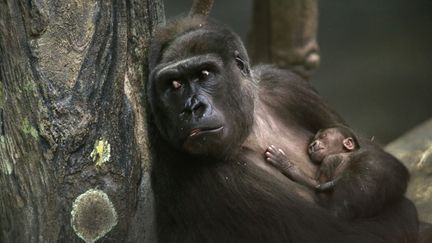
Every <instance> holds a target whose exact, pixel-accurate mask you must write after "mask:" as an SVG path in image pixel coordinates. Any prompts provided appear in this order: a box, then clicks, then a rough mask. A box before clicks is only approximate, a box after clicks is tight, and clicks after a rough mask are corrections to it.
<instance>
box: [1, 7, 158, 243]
mask: <svg viewBox="0 0 432 243" xmlns="http://www.w3.org/2000/svg"><path fill="white" fill-rule="evenodd" d="M162 21H164V17H163V5H162V1H161V0H152V1H149V0H148V1H140V0H127V1H119V0H104V1H83V0H72V1H70V0H60V1H53V0H27V1H24V0H4V1H1V2H0V186H1V190H0V242H82V240H80V239H79V237H80V238H82V239H84V240H85V241H86V242H93V241H95V240H97V239H99V238H101V240H100V241H101V242H102V241H103V242H124V241H128V242H145V241H147V242H148V241H151V240H152V239H151V238H149V237H150V236H151V225H152V220H153V218H152V215H151V200H152V198H151V192H150V191H149V190H150V186H149V175H148V168H149V162H148V156H147V149H146V146H147V142H146V128H145V113H144V107H145V106H144V104H143V100H144V97H143V94H144V92H143V84H144V80H145V79H146V75H147V70H146V50H147V47H148V40H149V37H150V36H151V33H152V31H153V29H154V27H155V25H156V24H158V23H160V22H162Z"/></svg>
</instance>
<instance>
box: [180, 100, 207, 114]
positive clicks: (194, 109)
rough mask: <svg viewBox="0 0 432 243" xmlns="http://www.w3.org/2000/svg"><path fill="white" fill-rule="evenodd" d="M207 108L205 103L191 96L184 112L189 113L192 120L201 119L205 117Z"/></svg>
mask: <svg viewBox="0 0 432 243" xmlns="http://www.w3.org/2000/svg"><path fill="white" fill-rule="evenodd" d="M207 107H208V106H207V104H206V103H205V102H203V101H202V100H201V99H200V98H199V97H197V96H196V95H193V96H192V97H190V98H189V99H188V100H187V101H186V104H185V108H184V111H186V112H188V113H190V114H191V115H192V116H193V117H194V118H201V117H202V116H204V115H205V112H206V110H207Z"/></svg>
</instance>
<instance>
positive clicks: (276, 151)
mask: <svg viewBox="0 0 432 243" xmlns="http://www.w3.org/2000/svg"><path fill="white" fill-rule="evenodd" d="M265 159H266V161H267V162H269V163H270V164H271V165H273V166H274V167H276V168H277V169H278V170H280V171H281V172H282V173H283V174H285V175H287V176H288V177H291V179H293V178H292V177H293V175H294V174H296V173H297V170H298V169H297V167H296V166H295V165H294V164H293V163H292V162H291V161H289V160H288V158H287V156H286V154H285V153H284V151H283V150H282V149H280V148H277V147H276V146H274V145H270V147H268V148H267V150H266V152H265Z"/></svg>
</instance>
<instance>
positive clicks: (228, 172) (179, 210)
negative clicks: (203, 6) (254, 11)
mask: <svg viewBox="0 0 432 243" xmlns="http://www.w3.org/2000/svg"><path fill="white" fill-rule="evenodd" d="M207 54H210V56H208V57H209V58H210V59H211V61H210V63H209V64H206V65H208V66H205V67H204V68H206V69H207V68H209V69H211V70H212V72H213V74H212V76H211V77H210V80H209V81H205V82H200V81H196V80H195V79H196V77H195V76H194V75H195V73H196V72H197V70H198V71H199V69H197V65H198V66H199V65H200V63H201V62H204V61H205V60H203V58H204V59H205V57H207V56H206V55H207ZM149 57H150V60H149V68H150V70H151V71H152V73H151V74H150V78H149V82H148V86H147V97H148V103H149V107H148V111H149V112H148V119H149V141H150V149H151V155H152V187H153V190H154V194H155V210H156V222H157V225H156V227H157V237H158V241H159V242H163V243H166V242H413V240H415V238H416V233H415V232H416V230H417V221H416V211H415V208H414V206H413V205H412V203H411V202H409V201H408V200H405V199H402V200H401V201H400V202H399V203H397V204H395V205H394V206H392V207H389V208H386V209H384V210H383V211H382V212H381V213H380V215H379V216H378V217H376V218H374V219H369V220H367V221H359V222H345V221H343V220H340V219H338V218H336V217H334V216H332V215H331V214H330V213H329V212H328V211H326V210H324V209H321V208H320V207H318V206H316V205H314V204H313V203H312V202H311V201H307V200H305V199H303V198H302V197H301V196H300V195H299V193H298V192H299V191H304V192H306V189H304V188H301V187H299V186H298V185H296V184H295V183H292V182H290V181H289V180H285V179H283V178H277V177H275V176H273V175H272V174H271V172H268V171H267V170H264V169H262V168H261V167H260V163H261V161H262V163H264V160H263V156H262V153H263V151H264V150H265V146H268V145H264V143H265V140H266V139H267V138H264V137H266V136H269V135H271V136H274V137H272V139H273V140H274V139H278V138H277V135H276V134H274V131H272V130H270V129H269V130H268V131H262V130H260V126H259V124H258V121H259V120H260V119H264V118H265V117H266V116H267V117H270V118H274V120H273V122H275V123H277V124H281V125H280V126H277V127H276V128H278V127H281V129H282V128H283V129H285V130H286V131H289V132H291V134H293V136H294V135H295V136H297V139H296V140H294V141H293V143H292V146H290V145H288V146H289V147H288V148H286V149H288V151H287V152H292V155H293V156H300V157H301V158H306V157H307V156H305V153H306V152H305V151H300V150H298V149H296V147H298V146H297V145H303V144H307V141H308V140H309V139H310V138H311V137H312V136H313V134H314V133H316V132H317V131H318V129H319V128H321V127H325V126H327V125H329V124H334V123H336V122H339V123H340V122H342V121H341V120H340V118H339V117H338V115H337V114H336V113H334V112H333V111H331V109H329V108H328V107H327V106H326V105H325V103H324V102H323V101H322V100H321V98H320V97H319V95H318V94H317V93H316V92H315V91H314V90H313V89H312V88H311V87H310V85H309V84H308V83H307V82H305V81H303V80H301V79H300V78H299V77H297V76H296V75H293V74H292V73H290V72H287V71H282V70H278V69H274V68H271V67H268V66H267V67H258V68H255V69H251V71H250V73H248V72H245V70H249V67H247V69H245V68H244V65H248V57H247V53H246V50H245V49H244V47H243V44H242V42H241V41H240V39H239V38H238V37H237V36H236V35H235V34H233V33H232V32H231V31H229V30H227V29H225V28H223V27H220V26H219V25H217V24H213V23H210V22H207V21H206V20H203V19H199V18H191V19H182V20H179V21H176V22H172V23H168V24H167V26H165V27H162V28H160V29H159V30H158V32H157V33H156V35H155V38H154V40H153V44H152V46H151V48H150V53H149ZM194 57H199V58H198V59H196V60H195V59H194ZM239 57H240V59H241V60H242V61H244V63H242V65H239V63H238V60H237V61H236V59H238V58H239ZM189 58H192V59H193V60H194V61H190V62H186V63H181V62H182V60H189ZM192 59H190V60H192ZM170 64H175V67H174V68H172V70H171V68H169V70H168V71H167V72H165V71H166V70H165V71H164V72H163V74H161V70H164V67H165V68H166V67H167V66H169V65H170ZM240 66H241V67H243V68H241V67H240ZM171 72H173V73H174V76H171V77H170V78H168V79H165V78H163V79H157V78H156V77H158V75H162V76H166V75H167V73H168V74H169V73H171ZM172 79H175V80H177V79H178V80H181V81H182V82H184V83H183V87H182V88H181V89H183V88H184V90H178V91H176V92H178V93H175V94H172V93H170V92H171V91H170V90H169V89H167V88H166V87H165V88H164V86H163V85H164V84H163V83H164V82H167V83H168V85H169V84H170V80H172ZM160 82H162V84H161V83H160ZM161 85H162V87H161ZM191 99H195V101H196V102H197V103H198V104H199V105H198V106H197V107H198V108H194V109H190V110H187V109H186V111H185V110H182V109H183V108H182V107H186V108H187V107H188V105H187V104H188V102H189V101H190V100H191ZM185 104H186V105H185ZM185 112H186V113H187V114H186V115H187V116H186V117H187V118H185ZM262 112H264V113H265V114H261V113H262ZM203 114H206V115H205V116H204V115H203ZM260 114H261V115H260ZM258 118H259V119H258ZM221 122H222V123H223V125H224V126H223V132H222V133H212V134H211V136H199V137H198V138H199V140H198V142H197V140H196V139H195V140H194V139H192V140H191V137H192V138H193V137H194V136H192V134H194V133H193V131H194V130H193V128H195V127H197V126H198V127H199V126H200V125H202V124H203V123H205V124H206V126H210V125H208V124H212V126H213V125H214V124H221ZM190 129H192V132H190ZM185 130H188V131H187V132H185ZM261 136H262V137H263V139H254V137H261ZM190 140H191V141H190ZM294 145H295V146H294ZM258 148H262V150H261V149H258ZM290 148H291V150H290ZM301 162H302V164H303V165H306V164H308V163H310V161H301ZM306 193H307V192H306Z"/></svg>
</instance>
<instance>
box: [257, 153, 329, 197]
mask: <svg viewBox="0 0 432 243" xmlns="http://www.w3.org/2000/svg"><path fill="white" fill-rule="evenodd" d="M265 158H266V161H267V162H269V163H270V164H271V165H273V166H274V167H276V168H277V169H278V170H279V171H280V172H282V173H283V174H284V175H286V176H287V177H289V178H290V179H291V180H293V181H295V182H298V183H300V184H302V185H304V186H307V187H310V188H312V189H317V190H319V191H324V190H327V189H328V186H329V185H325V184H326V183H324V184H322V185H320V184H319V182H318V181H317V180H315V179H313V178H311V177H309V176H308V175H306V174H305V173H304V172H303V171H302V170H300V168H298V167H297V166H296V165H295V164H293V163H292V162H291V161H289V160H288V158H287V156H286V155H285V153H284V151H283V150H282V149H280V148H277V147H276V146H274V145H271V146H270V147H268V148H267V150H266V152H265ZM324 185H325V186H324ZM321 186H324V187H325V188H326V189H321Z"/></svg>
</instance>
